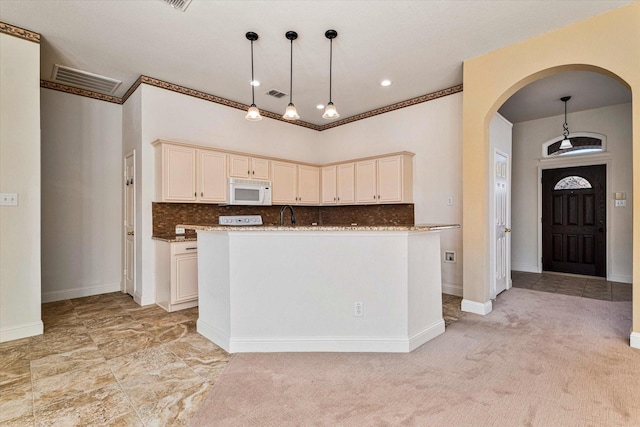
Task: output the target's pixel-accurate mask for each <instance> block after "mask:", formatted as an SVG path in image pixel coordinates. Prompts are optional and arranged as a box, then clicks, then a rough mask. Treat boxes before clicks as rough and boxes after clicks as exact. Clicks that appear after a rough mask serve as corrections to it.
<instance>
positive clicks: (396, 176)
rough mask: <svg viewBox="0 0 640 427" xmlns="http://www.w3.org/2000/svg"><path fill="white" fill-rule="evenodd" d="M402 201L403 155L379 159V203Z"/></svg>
mask: <svg viewBox="0 0 640 427" xmlns="http://www.w3.org/2000/svg"><path fill="white" fill-rule="evenodd" d="M401 201H402V157H400V156H393V157H386V158H382V159H378V203H393V202H401Z"/></svg>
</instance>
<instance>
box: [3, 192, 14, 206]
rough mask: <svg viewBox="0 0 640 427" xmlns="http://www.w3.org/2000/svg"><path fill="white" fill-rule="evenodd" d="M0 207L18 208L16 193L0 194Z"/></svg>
mask: <svg viewBox="0 0 640 427" xmlns="http://www.w3.org/2000/svg"><path fill="white" fill-rule="evenodd" d="M0 206H18V193H0Z"/></svg>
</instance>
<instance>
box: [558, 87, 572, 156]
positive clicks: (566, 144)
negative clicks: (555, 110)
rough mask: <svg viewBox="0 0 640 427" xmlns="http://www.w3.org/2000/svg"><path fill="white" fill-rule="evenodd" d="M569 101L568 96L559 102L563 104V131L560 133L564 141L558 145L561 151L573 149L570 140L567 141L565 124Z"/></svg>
mask: <svg viewBox="0 0 640 427" xmlns="http://www.w3.org/2000/svg"><path fill="white" fill-rule="evenodd" d="M570 99H571V97H570V96H563V97H562V98H560V101H562V102H564V123H563V124H562V128H563V129H564V130H563V132H562V134H563V135H564V139H563V140H562V142H561V143H560V149H561V150H567V149H569V148H573V144H571V140H570V139H569V125H568V124H567V101H568V100H570Z"/></svg>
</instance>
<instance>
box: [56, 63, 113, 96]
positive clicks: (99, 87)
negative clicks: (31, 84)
mask: <svg viewBox="0 0 640 427" xmlns="http://www.w3.org/2000/svg"><path fill="white" fill-rule="evenodd" d="M51 78H52V79H53V81H54V82H56V83H62V84H65V85H69V86H75V87H79V88H82V89H88V90H92V91H94V92H100V93H106V94H109V95H113V93H114V92H115V91H116V89H118V86H120V83H122V82H121V81H120V80H116V79H111V78H109V77H104V76H100V75H98V74H93V73H89V72H87V71H82V70H76V69H74V68H69V67H65V66H64V65H58V64H56V65H54V66H53V75H52V76H51Z"/></svg>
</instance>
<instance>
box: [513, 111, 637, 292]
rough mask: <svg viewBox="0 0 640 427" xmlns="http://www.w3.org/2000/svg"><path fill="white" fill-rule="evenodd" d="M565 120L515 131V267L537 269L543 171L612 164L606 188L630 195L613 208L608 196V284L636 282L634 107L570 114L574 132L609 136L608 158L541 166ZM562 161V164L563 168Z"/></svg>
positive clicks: (547, 120)
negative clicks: (621, 205) (540, 175)
mask: <svg viewBox="0 0 640 427" xmlns="http://www.w3.org/2000/svg"><path fill="white" fill-rule="evenodd" d="M563 122H564V116H555V117H549V118H545V119H540V120H532V121H528V122H522V123H516V124H515V125H514V127H513V159H514V162H513V187H512V195H513V199H512V201H513V202H512V225H513V227H512V228H513V233H512V238H513V240H512V268H513V269H514V270H523V271H536V270H537V268H538V261H539V258H538V257H539V256H540V255H539V254H538V224H539V221H540V218H539V201H538V185H539V182H538V179H539V178H538V167H539V166H540V165H543V167H544V168H548V167H549V166H550V165H554V166H553V167H567V166H570V165H571V164H570V163H567V162H573V164H574V165H584V164H602V163H603V162H605V161H608V162H609V164H608V166H607V188H608V190H610V191H611V192H626V193H627V197H628V198H629V199H628V200H627V207H624V208H616V207H612V206H611V205H612V204H613V195H612V194H611V193H610V192H608V194H607V206H608V210H607V216H608V218H607V233H608V240H607V245H608V249H607V251H608V252H609V257H608V259H607V271H608V275H607V277H608V278H609V280H613V281H619V282H629V283H630V282H631V276H632V235H631V230H632V213H633V212H632V208H631V206H632V204H633V202H632V200H631V197H632V187H631V180H632V157H631V154H632V153H631V104H630V103H629V104H620V105H614V106H610V107H605V108H599V109H595V110H589V111H582V112H578V113H572V114H569V115H568V117H567V122H568V123H569V129H570V130H571V132H572V133H575V132H595V133H600V134H603V135H605V136H606V137H607V154H606V155H598V156H592V157H582V156H576V157H574V158H573V159H570V158H566V159H562V160H560V159H558V160H555V159H554V160H552V161H546V162H545V161H542V162H541V161H540V158H541V157H542V145H543V144H544V143H545V142H547V141H549V140H551V139H553V138H555V137H558V136H560V135H561V134H562V123H563ZM557 161H561V162H562V163H561V164H558V163H557Z"/></svg>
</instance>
